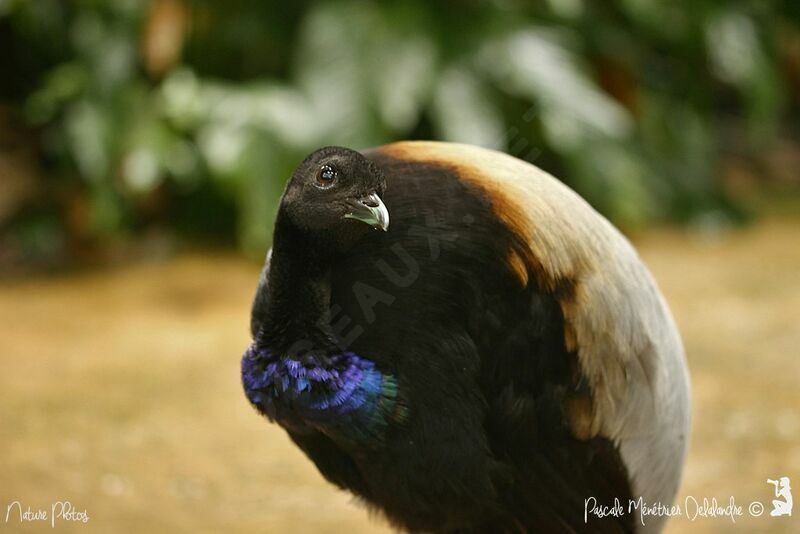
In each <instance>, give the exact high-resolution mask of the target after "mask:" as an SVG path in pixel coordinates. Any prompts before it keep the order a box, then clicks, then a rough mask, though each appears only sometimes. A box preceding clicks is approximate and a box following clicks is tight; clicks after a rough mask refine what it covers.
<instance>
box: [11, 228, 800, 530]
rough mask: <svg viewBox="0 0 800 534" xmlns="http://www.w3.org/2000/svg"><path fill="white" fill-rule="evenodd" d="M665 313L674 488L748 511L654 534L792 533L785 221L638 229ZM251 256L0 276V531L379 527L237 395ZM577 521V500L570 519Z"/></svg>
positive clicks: (799, 241) (792, 281)
mask: <svg viewBox="0 0 800 534" xmlns="http://www.w3.org/2000/svg"><path fill="white" fill-rule="evenodd" d="M635 242H636V245H637V246H638V248H639V250H640V251H641V253H642V255H643V256H644V258H645V260H646V261H647V263H648V265H649V266H650V267H651V269H652V270H653V272H654V274H655V276H656V278H657V279H658V281H659V283H660V285H661V287H662V289H663V291H664V292H665V294H666V296H667V298H668V300H669V302H670V304H671V306H672V309H673V312H674V314H675V316H676V318H677V320H678V323H679V324H680V327H681V330H682V333H683V336H684V340H685V343H686V348H687V353H688V357H689V364H690V367H691V372H692V378H693V384H694V431H693V436H692V445H691V452H690V457H689V463H688V466H687V469H686V474H685V478H684V484H683V487H682V491H681V493H682V496H681V497H680V498H679V504H681V505H683V504H684V501H683V499H684V497H685V496H686V495H692V496H695V497H696V498H697V499H698V500H702V498H703V497H708V498H711V497H716V498H717V499H718V500H719V501H721V502H723V501H724V502H725V503H726V504H727V501H728V499H729V498H730V496H733V497H734V498H735V499H736V502H737V504H739V505H742V506H743V513H744V517H743V518H740V519H738V520H737V522H736V524H732V523H731V522H730V520H728V519H711V518H707V519H703V518H698V519H697V520H695V521H694V522H691V521H688V520H687V519H685V518H677V519H674V520H673V521H672V523H671V525H670V527H669V529H668V531H669V532H672V533H678V532H751V531H752V532H798V531H800V517H798V516H800V509H797V508H795V517H794V518H770V517H768V513H767V514H765V515H764V516H762V517H760V518H757V519H754V518H750V517H749V514H748V511H747V509H748V505H749V503H750V502H751V501H754V500H758V501H761V502H763V503H764V504H765V505H766V506H767V511H768V510H769V509H770V506H769V503H770V501H771V499H772V493H771V490H772V487H771V486H769V485H767V483H766V479H767V477H770V478H777V477H779V476H789V477H792V480H793V482H794V486H795V488H796V491H795V493H796V494H797V496H798V497H800V388H798V385H797V383H798V378H800V325H799V324H798V320H799V319H800V221H797V220H794V221H792V220H786V219H780V220H778V219H772V220H767V221H765V222H761V223H759V224H756V225H754V226H751V227H749V228H745V229H744V230H741V231H737V232H735V233H732V234H729V235H726V236H722V237H717V238H714V239H709V238H706V239H702V238H697V237H691V236H688V235H687V234H685V233H682V232H675V231H659V232H655V233H652V232H651V233H647V234H644V235H642V236H639V237H637V239H636V240H635ZM258 269H259V267H258V266H257V265H254V264H252V263H247V262H245V261H243V260H241V259H239V258H237V257H234V256H227V255H198V254H195V255H187V256H182V257H179V258H177V259H174V260H171V261H168V262H165V263H148V264H138V265H134V266H130V267H125V268H122V269H118V270H112V271H100V272H98V271H95V272H90V273H81V274H72V275H64V276H59V277H51V278H46V279H30V280H23V281H16V282H6V283H3V284H0V365H1V366H2V372H0V391H2V403H0V504H1V505H2V506H1V507H0V511H2V515H0V531H9V532H12V531H25V532H40V531H44V530H50V527H49V525H45V524H23V525H21V524H20V522H19V521H18V517H15V516H14V513H12V516H11V518H10V519H9V521H8V523H6V522H4V520H5V513H6V507H7V506H8V504H9V503H10V502H12V501H14V500H18V501H20V502H21V503H22V504H23V506H25V507H27V506H28V505H30V506H31V508H32V509H37V508H46V509H49V508H50V505H51V503H52V502H54V501H59V500H70V501H71V502H72V503H73V504H74V505H75V506H76V507H77V508H79V509H86V510H87V511H88V513H89V516H90V521H89V523H88V524H85V525H84V524H67V523H63V522H60V523H58V524H57V528H58V529H59V530H62V531H75V532H87V531H88V532H112V531H113V532H145V531H149V532H179V531H183V532H187V531H194V532H320V533H326V532H330V533H333V532H347V533H349V534H357V533H369V532H388V531H389V529H388V528H387V527H386V526H385V524H384V523H383V522H382V521H381V520H380V519H379V518H372V519H370V518H369V517H368V514H367V513H366V512H365V511H364V510H363V509H362V508H361V507H359V506H358V505H357V504H355V503H353V502H352V501H351V499H350V497H349V496H348V495H347V494H345V493H342V492H340V491H337V490H335V489H334V488H333V487H332V486H330V485H328V484H327V483H326V482H324V481H323V479H322V478H321V476H320V475H318V474H317V472H316V470H315V469H314V467H313V466H312V465H311V463H310V462H308V461H307V460H306V459H305V458H304V457H303V456H302V454H301V453H300V452H299V451H298V450H296V449H295V448H294V447H293V446H292V445H291V444H290V442H289V440H288V439H287V438H286V436H285V435H284V434H283V432H282V431H281V430H280V429H278V428H277V427H275V426H272V425H269V424H267V423H266V422H265V421H264V420H262V419H261V418H259V417H258V416H257V415H256V414H255V413H254V411H253V410H252V409H251V408H250V407H249V406H248V405H247V403H246V402H245V400H244V397H243V395H242V393H241V387H240V383H239V358H240V354H241V353H242V351H243V350H244V349H245V347H246V345H247V343H248V334H247V324H248V312H249V305H250V299H251V297H252V293H253V290H254V288H255V283H256V278H257V275H258ZM576 513H582V510H578V511H576Z"/></svg>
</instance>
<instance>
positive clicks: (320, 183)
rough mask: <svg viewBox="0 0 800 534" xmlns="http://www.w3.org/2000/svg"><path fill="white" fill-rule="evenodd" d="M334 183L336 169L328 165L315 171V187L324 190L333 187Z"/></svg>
mask: <svg viewBox="0 0 800 534" xmlns="http://www.w3.org/2000/svg"><path fill="white" fill-rule="evenodd" d="M335 181H336V169H334V168H333V167H331V166H330V165H323V166H322V167H320V168H319V171H317V179H316V185H317V187H320V188H322V189H326V188H328V187H330V186H332V185H333V183H334V182H335Z"/></svg>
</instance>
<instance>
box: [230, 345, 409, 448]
mask: <svg viewBox="0 0 800 534" xmlns="http://www.w3.org/2000/svg"><path fill="white" fill-rule="evenodd" d="M325 360H326V361H325V362H324V364H321V363H319V362H316V361H315V362H314V363H301V362H300V361H298V360H295V359H293V358H291V357H287V356H278V357H276V356H274V355H273V354H272V353H271V351H270V350H269V349H262V348H258V347H257V346H256V345H255V344H253V345H251V346H250V348H248V350H247V352H246V353H245V355H244V357H243V358H242V383H243V385H244V390H245V394H246V395H247V398H248V400H249V401H250V402H251V403H252V404H253V406H255V407H256V409H257V410H258V411H259V412H261V413H262V414H264V415H266V416H267V417H268V418H269V419H270V420H272V421H277V422H278V423H280V424H282V425H283V426H285V427H287V428H290V429H291V428H302V427H309V426H310V427H313V428H316V429H317V430H319V431H321V432H323V433H325V434H327V435H329V436H330V437H331V438H333V439H334V440H339V441H344V442H347V443H350V444H356V445H370V444H374V443H378V442H380V441H381V440H382V439H383V437H384V434H385V430H386V427H387V426H388V425H389V423H390V422H392V421H395V422H400V421H402V420H403V419H404V418H405V415H406V412H405V407H404V406H403V404H402V402H400V401H399V398H398V390H397V381H396V379H395V378H394V377H393V376H391V375H387V374H383V373H381V372H380V371H379V370H378V369H377V367H376V366H375V364H374V363H373V362H372V361H370V360H367V359H364V358H361V357H359V356H358V355H357V354H354V353H352V352H345V353H342V354H337V355H333V356H329V357H327V358H325Z"/></svg>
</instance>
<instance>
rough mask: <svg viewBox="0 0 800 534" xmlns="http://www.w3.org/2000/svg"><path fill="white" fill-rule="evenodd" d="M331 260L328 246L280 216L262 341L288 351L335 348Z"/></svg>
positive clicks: (291, 353)
mask: <svg viewBox="0 0 800 534" xmlns="http://www.w3.org/2000/svg"><path fill="white" fill-rule="evenodd" d="M331 262H332V258H331V255H330V254H329V253H327V251H325V250H324V249H322V248H321V247H319V246H318V245H316V244H315V243H314V242H312V241H311V240H309V239H308V238H306V237H305V236H304V235H303V233H302V232H301V231H299V230H298V229H297V228H296V227H294V226H293V225H292V224H291V223H289V222H287V221H286V220H285V218H284V217H279V218H278V220H277V221H276V231H275V237H274V240H273V246H272V256H271V258H270V268H269V274H268V279H267V288H266V290H267V292H268V295H266V302H267V307H266V310H265V316H264V318H263V323H262V324H263V328H262V331H261V332H258V333H257V339H256V341H257V342H258V343H259V344H261V345H262V346H265V347H269V348H270V349H271V350H272V351H273V352H276V353H280V354H281V355H284V356H295V355H298V354H299V353H301V352H318V353H327V352H330V351H332V350H334V349H335V348H336V345H335V337H334V334H333V332H332V329H331V327H330V321H329V309H330V293H331V282H330V265H331Z"/></svg>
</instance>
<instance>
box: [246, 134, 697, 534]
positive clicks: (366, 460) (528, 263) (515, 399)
mask: <svg viewBox="0 0 800 534" xmlns="http://www.w3.org/2000/svg"><path fill="white" fill-rule="evenodd" d="M250 331H251V335H252V343H251V344H250V346H249V347H248V348H247V350H246V351H245V354H244V356H243V357H242V360H241V373H242V384H243V389H244V392H245V395H246V397H247V399H248V400H249V402H250V403H251V404H252V405H253V406H254V407H255V409H256V411H257V412H258V413H260V414H261V415H263V416H265V417H266V418H268V419H269V420H270V421H271V422H274V423H277V424H278V425H280V426H281V427H283V429H285V430H286V432H287V433H288V436H289V437H290V439H291V440H292V441H293V442H294V443H295V444H296V445H297V446H298V447H299V448H300V449H301V450H302V451H303V452H304V453H305V455H306V456H307V457H308V458H309V459H310V460H311V461H312V462H313V463H314V464H315V465H316V467H317V469H318V470H319V472H320V473H321V474H322V476H323V477H324V478H325V479H327V480H328V481H329V482H331V483H332V484H334V485H335V486H338V487H339V488H342V489H345V490H348V491H349V492H351V493H352V494H354V495H355V496H356V497H357V500H358V501H360V502H362V503H364V504H365V505H366V507H368V508H369V509H371V510H375V511H378V512H379V513H381V514H382V515H383V516H384V517H385V518H386V519H387V520H388V521H389V522H390V523H391V524H392V525H393V526H394V527H396V528H398V529H401V530H405V531H410V532H435V533H468V532H554V533H557V532H646V533H652V532H659V531H660V530H661V529H662V528H663V526H664V524H665V520H666V519H667V517H665V516H664V515H663V514H662V515H659V514H647V513H645V512H646V510H643V508H644V509H646V508H647V507H653V506H657V505H662V506H665V507H668V506H669V505H670V504H671V503H673V501H674V499H675V497H676V493H677V491H678V487H679V484H680V480H681V476H682V472H683V465H684V462H685V457H686V451H687V445H688V440H689V431H690V424H691V421H690V407H691V402H690V381H689V375H688V371H687V365H686V358H685V354H684V349H683V345H682V341H681V338H680V334H679V332H678V329H677V327H676V323H675V321H674V319H673V317H672V315H671V312H670V310H669V307H668V305H667V303H666V301H665V299H664V297H663V296H662V294H661V292H660V291H659V289H658V286H657V284H656V282H655V281H654V279H653V277H652V275H651V274H650V272H649V271H648V269H647V267H646V266H645V265H644V263H643V262H642V260H641V259H640V258H639V256H638V254H637V252H636V251H635V250H634V248H633V247H632V245H631V244H630V243H629V241H628V240H627V239H626V238H625V237H624V236H623V235H622V233H621V232H619V231H618V230H617V229H616V228H615V227H614V226H613V225H612V224H611V223H610V222H609V221H608V220H607V219H605V218H604V217H603V216H602V215H600V214H599V213H598V212H597V211H595V210H594V209H593V208H592V207H591V206H590V205H589V204H588V203H587V202H586V201H585V200H584V199H582V198H581V197H580V196H579V195H578V194H577V193H575V192H574V191H573V190H572V189H570V188H569V187H567V186H566V185H565V184H564V183H562V182H561V181H559V180H557V179H556V178H554V177H553V176H551V175H550V174H548V173H546V172H544V171H543V170H541V169H539V168H538V167H536V166H534V165H532V164H530V163H528V162H525V161H522V160H520V159H517V158H515V157H513V156H511V155H508V154H505V153H502V152H500V151H495V150H491V149H487V148H480V147H477V146H471V145H465V144H457V143H447V142H436V141H400V142H395V143H391V144H387V145H383V146H379V147H377V148H371V149H367V150H359V151H357V150H352V149H348V148H344V147H336V146H330V147H324V148H321V149H318V150H316V151H314V152H313V153H311V154H310V155H309V156H307V157H306V158H305V159H304V160H303V161H302V162H301V163H300V164H299V165H298V167H297V168H296V170H295V171H294V172H293V174H292V175H291V177H290V178H289V180H288V182H287V185H286V188H285V190H284V193H283V196H282V197H281V200H280V204H279V207H278V209H277V213H276V216H275V222H274V233H273V240H272V247H271V249H270V251H269V252H268V254H267V257H266V261H265V263H264V267H263V269H262V271H261V275H260V277H259V280H258V286H257V289H256V294H255V297H254V299H253V304H252V312H251V321H250ZM651 509H652V508H651Z"/></svg>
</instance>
